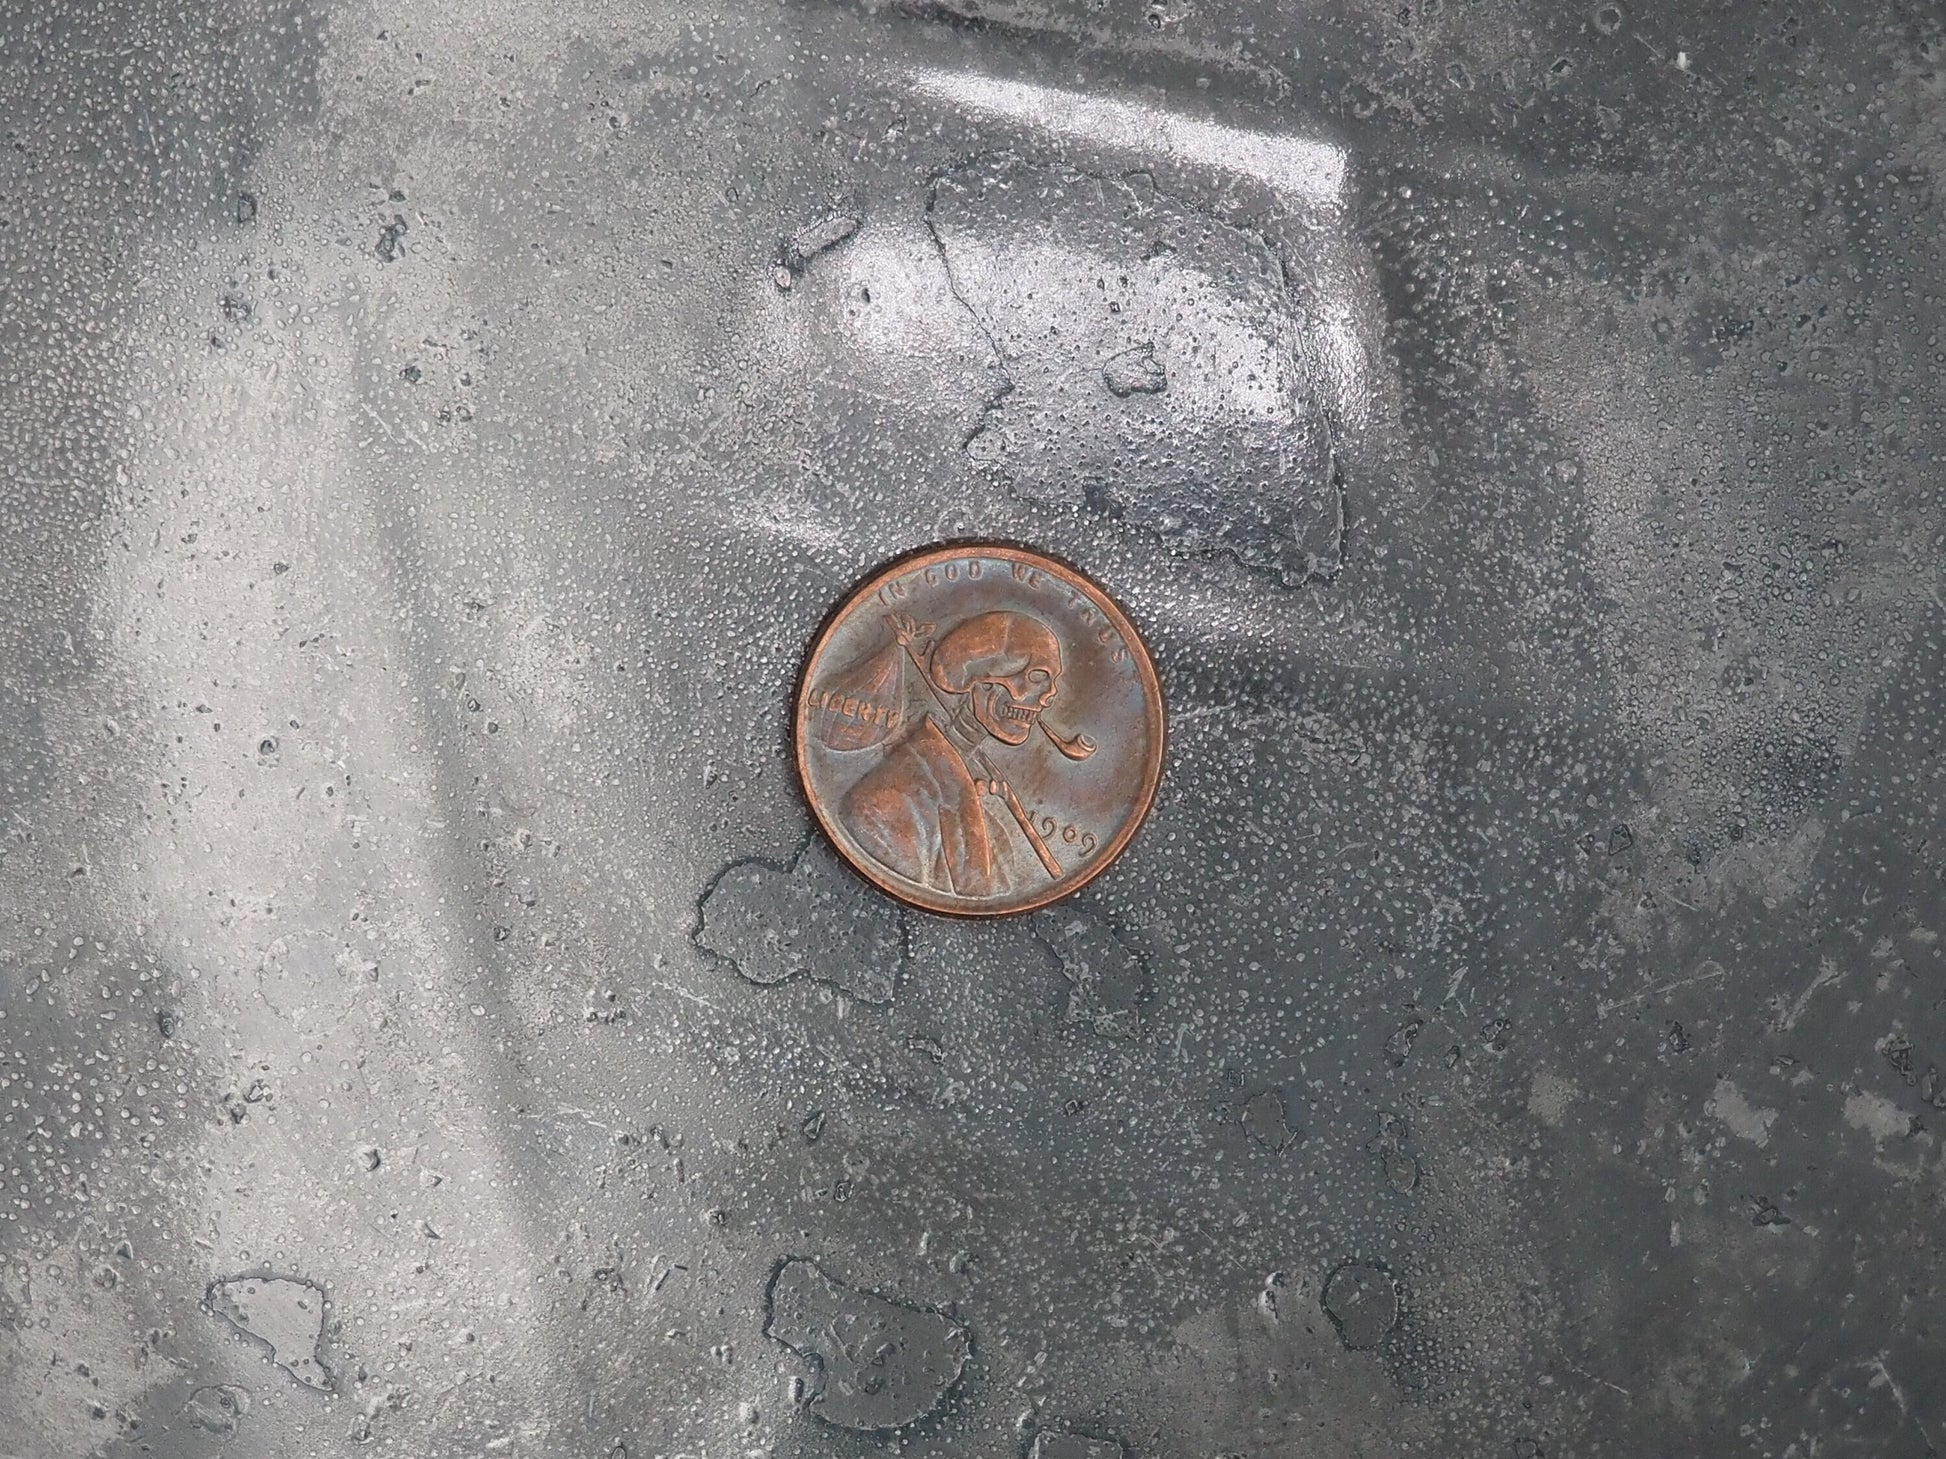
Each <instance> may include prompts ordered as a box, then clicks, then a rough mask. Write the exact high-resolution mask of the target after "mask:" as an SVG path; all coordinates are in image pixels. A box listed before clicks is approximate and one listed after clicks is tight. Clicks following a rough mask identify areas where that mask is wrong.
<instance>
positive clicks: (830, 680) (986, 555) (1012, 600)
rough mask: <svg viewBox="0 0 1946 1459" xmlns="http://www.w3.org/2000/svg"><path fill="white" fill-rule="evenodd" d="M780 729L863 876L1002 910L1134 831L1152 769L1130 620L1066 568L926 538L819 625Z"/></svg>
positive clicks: (1035, 897)
mask: <svg viewBox="0 0 1946 1459" xmlns="http://www.w3.org/2000/svg"><path fill="white" fill-rule="evenodd" d="M794 737H795V740H796V750H797V769H798V775H799V776H800V778H801V779H802V780H803V783H804V794H805V797H806V798H807V799H808V800H809V801H810V804H811V810H812V812H813V814H814V815H816V817H817V820H818V824H819V825H820V826H822V827H823V828H824V832H825V834H826V835H827V836H829V837H830V838H831V842H832V844H833V845H834V846H836V847H837V848H838V851H839V852H840V854H842V855H843V856H844V858H845V859H846V860H847V861H849V862H850V863H851V864H852V866H853V867H855V868H856V869H857V871H858V872H859V874H860V875H861V876H863V877H865V878H866V879H867V880H868V881H870V882H871V883H872V884H873V885H875V886H877V887H879V888H880V889H881V890H883V891H885V892H888V893H890V894H891V895H892V896H895V897H897V898H899V899H900V900H901V901H905V902H909V903H911V904H912V905H914V906H917V907H923V908H925V909H926V910H928V911H933V912H945V913H950V914H953V915H957V916H974V917H977V916H999V915H1003V914H1006V913H1009V912H1027V911H1032V910H1033V909H1034V908H1036V907H1044V906H1046V905H1047V904H1048V903H1049V902H1053V901H1058V900H1059V899H1060V898H1062V897H1065V896H1068V895H1069V894H1071V893H1073V892H1075V891H1078V890H1079V889H1080V888H1081V887H1083V886H1085V885H1086V884H1087V883H1088V882H1090V881H1092V880H1093V879H1094V878H1095V877H1096V876H1098V875H1100V873H1101V872H1102V871H1104V870H1105V869H1106V868H1107V866H1108V864H1109V863H1110V862H1111V861H1113V860H1114V859H1115V858H1116V857H1117V856H1118V855H1120V854H1121V851H1122V848H1123V847H1125V846H1127V845H1128V842H1129V839H1130V838H1131V837H1132V836H1133V835H1134V834H1135V832H1136V829H1137V827H1139V826H1140V825H1141V823H1142V817H1143V816H1144V815H1145V814H1146V813H1147V811H1148V808H1149V802H1150V801H1151V800H1152V799H1153V798H1154V796H1155V787H1156V781H1157V779H1158V778H1159V777H1160V775H1161V773H1162V743H1163V709H1162V691H1161V687H1160V686H1159V685H1158V683H1157V682H1156V675H1155V666H1154V664H1153V663H1151V662H1150V660H1149V654H1148V650H1147V649H1146V648H1145V647H1144V646H1143V644H1142V640H1141V638H1140V637H1139V636H1138V635H1137V634H1136V632H1135V627H1134V625H1133V624H1131V623H1130V622H1129V621H1128V618H1127V616H1126V615H1125V614H1124V613H1123V612H1122V610H1121V609H1120V608H1118V607H1116V606H1115V604H1114V602H1113V601H1112V600H1111V599H1110V598H1109V597H1108V595H1107V594H1106V593H1104V592H1102V590H1101V589H1100V588H1098V587H1096V586H1095V585H1094V584H1093V583H1091V582H1089V581H1088V579H1086V578H1085V577H1083V576H1082V575H1081V574H1080V573H1078V572H1076V571H1075V570H1074V569H1073V568H1071V567H1068V566H1066V565H1064V564H1062V563H1059V562H1055V561H1054V560H1052V559H1051V558H1047V557H1043V556H1041V555H1040V554H1039V553H1035V552H1029V551H1026V550H1024V549H1022V548H1017V547H998V546H983V545H959V546H951V547H939V548H934V549H932V550H930V551H927V552H922V553H919V554H916V555H914V556H911V557H905V558H901V559H899V560H898V561H896V562H894V563H892V564H890V565H888V566H886V567H884V568H882V569H880V570H879V571H878V572H876V573H874V574H873V575H872V576H871V577H869V578H867V579H866V580H865V581H864V582H863V583H862V584H860V585H859V586H858V588H857V589H855V590H854V591H853V593H852V594H851V596H850V597H849V598H847V599H846V600H845V603H844V605H843V606H842V607H841V608H840V609H839V610H838V611H837V613H835V614H834V615H833V616H832V618H831V620H830V622H829V623H827V624H826V625H825V628H824V631H823V632H822V633H821V634H820V635H819V636H818V639H817V642H816V643H814V644H813V645H812V646H811V652H810V655H809V656H808V658H807V659H806V660H805V664H804V672H803V676H802V678H801V680H800V682H799V684H798V691H797V716H796V723H795V727H794Z"/></svg>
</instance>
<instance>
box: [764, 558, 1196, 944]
mask: <svg viewBox="0 0 1946 1459" xmlns="http://www.w3.org/2000/svg"><path fill="white" fill-rule="evenodd" d="M974 556H977V557H989V558H998V559H1000V560H1001V561H1003V562H1024V563H1027V564H1028V565H1030V566H1032V567H1039V568H1043V569H1050V570H1052V571H1053V573H1054V574H1055V575H1057V576H1059V577H1063V578H1067V579H1070V580H1072V581H1073V582H1074V583H1076V584H1077V585H1078V586H1079V587H1080V588H1081V590H1082V591H1083V592H1085V593H1086V594H1087V595H1088V596H1089V598H1091V599H1092V600H1093V601H1094V604H1095V606H1096V607H1097V608H1099V609H1101V610H1102V612H1103V613H1105V614H1106V615H1107V616H1108V619H1109V621H1110V622H1111V623H1112V624H1113V625H1114V626H1115V628H1116V630H1117V631H1118V632H1120V634H1121V635H1122V640H1123V642H1125V643H1127V644H1129V645H1130V646H1131V648H1132V649H1133V650H1134V652H1133V653H1132V654H1131V657H1132V658H1133V660H1134V662H1135V669H1136V673H1137V674H1138V675H1139V676H1140V678H1141V681H1142V694H1143V699H1144V701H1145V702H1146V703H1149V704H1153V705H1154V707H1155V715H1154V718H1155V738H1154V742H1153V744H1151V746H1150V749H1149V757H1148V763H1147V764H1146V765H1144V766H1143V770H1142V784H1141V787H1140V789H1139V790H1138V792H1137V800H1136V804H1135V808H1134V810H1133V811H1132V812H1131V813H1130V815H1129V818H1128V820H1127V821H1126V822H1125V823H1124V824H1123V826H1122V829H1121V830H1120V831H1119V832H1117V833H1116V835H1115V838H1114V839H1113V840H1112V841H1110V842H1109V843H1108V845H1107V847H1106V848H1105V849H1104V850H1103V852H1102V854H1101V855H1100V856H1098V857H1096V858H1095V861H1094V864H1093V865H1092V866H1090V867H1087V868H1085V869H1084V870H1083V871H1081V872H1079V873H1077V874H1076V875H1074V876H1073V877H1071V878H1069V879H1067V880H1066V881H1063V882H1058V883H1056V884H1055V885H1054V886H1052V887H1050V888H1049V889H1048V890H1047V892H1046V893H1044V894H1043V895H1041V896H1038V897H1036V898H1034V899H1033V900H1031V901H1026V902H1018V903H1009V904H1008V905H1006V906H1004V907H965V906H955V907H948V906H941V905H939V904H938V903H936V902H932V901H929V900H927V899H926V895H925V894H924V893H923V892H918V893H914V892H908V891H906V890H905V889H903V888H902V887H899V886H894V885H891V884H889V883H888V882H887V881H886V880H885V879H884V877H883V876H882V875H881V874H880V873H879V872H878V871H876V870H874V869H873V868H872V867H870V866H867V865H866V864H864V861H863V859H862V858H861V857H860V856H859V855H855V854H854V853H853V851H852V849H851V848H850V847H849V846H847V845H846V844H845V841H844V840H843V839H841V838H840V837H839V836H838V834H837V833H836V831H835V830H834V829H833V827H834V824H835V822H834V820H833V818H832V817H830V816H827V815H826V814H825V811H824V807H823V806H822V805H820V804H819V801H818V797H817V796H816V795H814V794H813V793H812V791H811V776H810V772H809V767H808V766H807V765H806V763H805V710H806V708H807V705H806V700H807V698H808V696H809V694H810V692H811V671H812V670H813V669H814V668H815V667H816V666H817V662H818V659H819V656H820V655H822V654H823V653H824V650H825V646H826V645H827V644H828V643H830V641H831V636H832V634H834V633H835V632H836V631H837V629H838V626H839V625H840V624H841V623H843V622H844V621H845V619H846V617H847V616H848V614H849V613H850V611H851V609H852V607H853V605H855V604H856V603H857V602H858V601H859V599H861V598H865V597H869V596H870V595H871V593H872V592H874V591H875V590H876V589H877V588H878V587H879V586H880V585H881V584H882V583H884V582H885V581H886V580H888V579H890V578H895V577H903V576H904V575H905V574H907V573H909V572H912V571H914V570H915V569H918V568H924V567H926V566H928V565H929V564H931V563H934V562H939V561H943V560H945V559H947V558H959V557H974ZM793 704H794V706H795V708H794V710H793V712H792V715H791V752H792V757H793V759H794V760H795V761H796V764H797V788H798V792H799V793H800V794H801V795H802V796H803V797H804V803H805V805H806V806H807V807H808V808H809V810H810V812H811V816H812V819H814V820H815V821H816V822H817V825H818V829H819V830H820V831H821V832H823V834H824V839H825V840H826V841H828V842H829V843H830V844H831V847H832V849H833V850H835V851H836V852H837V853H838V854H839V855H840V856H841V857H843V858H844V861H845V864H846V865H847V866H849V867H850V868H851V869H852V870H853V871H855V872H856V873H858V875H859V876H861V877H863V878H864V879H865V880H866V881H868V882H870V883H871V884H872V885H873V886H875V887H877V888H878V889H879V890H880V891H881V892H883V893H885V895H886V896H888V897H891V898H892V899H893V900H894V901H897V902H902V903H904V904H905V905H906V906H908V907H916V908H917V909H918V910H920V911H921V912H931V913H933V914H934V915H936V916H940V917H967V918H980V917H1016V916H1019V915H1021V914H1023V913H1026V912H1038V911H1039V910H1040V909H1041V908H1043V907H1047V906H1051V905H1053V904H1054V903H1055V902H1061V901H1066V900H1067V899H1068V898H1069V897H1071V896H1073V895H1074V894H1075V893H1076V892H1078V891H1080V890H1081V889H1082V888H1083V887H1085V886H1087V885H1088V883H1090V882H1091V881H1093V880H1094V879H1095V878H1096V877H1098V876H1100V875H1101V874H1102V873H1103V872H1104V871H1106V870H1108V868H1109V867H1110V866H1112V865H1113V864H1114V863H1115V861H1116V860H1117V859H1118V858H1119V857H1120V856H1121V854H1122V852H1123V851H1125V850H1126V849H1127V848H1128V843H1129V842H1130V841H1132V840H1134V839H1135V833H1136V832H1137V831H1139V830H1141V829H1142V825H1143V823H1144V822H1145V821H1147V820H1148V818H1149V811H1150V810H1151V809H1152V808H1153V807H1154V805H1155V792H1156V788H1157V786H1158V785H1160V784H1161V781H1162V762H1163V754H1164V751H1165V749H1166V747H1167V742H1168V737H1169V709H1168V704H1167V702H1166V701H1165V700H1164V699H1163V697H1162V681H1161V680H1160V679H1159V678H1158V677H1157V676H1156V672H1155V660H1154V658H1153V657H1152V656H1151V654H1150V653H1149V646H1148V644H1147V643H1146V642H1145V641H1144V640H1143V638H1142V635H1141V634H1140V632H1138V631H1137V629H1136V627H1135V623H1134V620H1132V619H1131V618H1130V617H1129V616H1128V614H1127V613H1126V612H1124V611H1123V610H1122V606H1121V604H1119V603H1117V602H1116V601H1115V600H1114V599H1113V598H1111V597H1110V596H1109V595H1108V593H1107V591H1106V590H1105V589H1103V588H1102V587H1101V585H1100V584H1098V583H1096V582H1095V580H1094V579H1093V578H1091V577H1089V576H1088V575H1087V574H1086V573H1084V572H1082V571H1081V569H1080V568H1078V567H1075V566H1074V565H1073V564H1071V563H1067V562H1063V561H1061V559H1060V558H1058V557H1053V556H1050V555H1049V554H1047V553H1045V552H1041V551H1039V550H1037V549H1034V548H1028V547H1016V546H1013V545H1010V544H1007V543H999V542H986V541H968V542H954V543H948V544H944V545H941V546H937V547H922V548H919V549H917V550H916V551H913V552H908V553H904V554H902V555H900V556H898V557H895V558H893V559H891V560H890V561H889V562H885V563H882V564H880V565H879V566H878V567H875V568H873V569H872V570H871V571H870V572H869V573H867V574H866V575H865V576H864V577H862V578H860V579H858V581H857V582H856V583H854V584H853V585H852V587H851V588H850V589H849V590H848V591H847V592H846V593H845V594H844V595H843V596H842V597H841V598H839V600H838V604H837V606H836V607H835V608H833V609H832V610H831V613H830V616H829V617H827V618H826V619H825V622H824V626H823V627H821V628H820V629H819V630H818V633H817V636H816V637H815V638H813V639H812V640H811V646H810V648H809V649H808V650H807V651H806V652H805V655H804V659H803V662H802V663H801V664H800V665H799V666H798V671H797V692H796V694H795V695H794V696H793Z"/></svg>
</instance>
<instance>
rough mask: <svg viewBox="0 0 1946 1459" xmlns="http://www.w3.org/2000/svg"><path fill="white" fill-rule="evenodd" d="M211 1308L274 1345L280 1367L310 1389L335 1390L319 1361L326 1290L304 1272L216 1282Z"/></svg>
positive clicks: (274, 1358)
mask: <svg viewBox="0 0 1946 1459" xmlns="http://www.w3.org/2000/svg"><path fill="white" fill-rule="evenodd" d="M206 1301H207V1302H208V1304H209V1307H210V1310H211V1311H213V1312H215V1313H216V1314H217V1315H218V1316H220V1317H222V1318H224V1319H225V1320H227V1321H228V1322H229V1323H230V1324H231V1326H233V1327H235V1328H237V1329H238V1330H239V1331H241V1332H243V1333H246V1334H248V1335H249V1336H250V1337H254V1338H256V1339H257V1340H258V1341H259V1342H263V1343H266V1344H268V1345H269V1347H270V1356H271V1359H272V1361H274V1362H275V1363H276V1364H277V1366H278V1367H280V1368H282V1369H283V1370H284V1371H285V1372H287V1373H289V1374H290V1375H291V1376H292V1377H293V1378H295V1379H297V1381H298V1382H300V1383H302V1384H304V1385H305V1386H306V1387H308V1388H320V1389H324V1390H326V1391H329V1390H330V1388H331V1375H330V1373H329V1372H328V1371H326V1369H325V1367H324V1365H323V1364H322V1363H321V1362H319V1361H318V1354H317V1349H318V1339H319V1338H320V1337H322V1336H323V1334H324V1289H323V1288H322V1287H319V1286H318V1285H317V1284H316V1283H314V1282H307V1281H305V1280H304V1279H303V1278H302V1277H233V1278H231V1279H229V1280H228V1281H220V1282H214V1283H212V1284H211V1285H210V1288H209V1292H208V1294H207V1297H206Z"/></svg>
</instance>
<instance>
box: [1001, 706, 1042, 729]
mask: <svg viewBox="0 0 1946 1459" xmlns="http://www.w3.org/2000/svg"><path fill="white" fill-rule="evenodd" d="M1039 715H1040V711H1039V710H1038V709H1035V708H1033V707H1032V706H1031V705H1026V704H1002V705H1001V706H1000V717H1001V718H1002V719H1017V720H1019V721H1020V722H1021V723H1023V724H1032V723H1033V722H1034V720H1035V719H1036V718H1037V717H1039Z"/></svg>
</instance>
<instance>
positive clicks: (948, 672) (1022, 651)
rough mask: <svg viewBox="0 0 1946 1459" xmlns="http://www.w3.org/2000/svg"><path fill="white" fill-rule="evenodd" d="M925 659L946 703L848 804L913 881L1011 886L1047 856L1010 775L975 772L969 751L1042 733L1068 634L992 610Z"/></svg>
mask: <svg viewBox="0 0 1946 1459" xmlns="http://www.w3.org/2000/svg"><path fill="white" fill-rule="evenodd" d="M921 669H922V671H923V672H924V673H925V674H926V676H927V678H928V679H929V680H930V681H931V683H932V687H933V688H934V689H936V690H937V691H938V692H939V694H940V696H941V698H942V700H943V701H944V708H945V713H944V714H943V715H935V714H925V715H922V716H921V717H920V718H919V721H918V723H917V725H916V726H915V727H914V728H913V729H912V730H910V731H909V732H908V733H907V734H906V735H905V736H904V737H903V738H902V739H900V740H899V741H898V742H897V743H896V744H894V745H893V746H892V747H891V748H890V749H889V750H888V751H887V752H886V755H885V758H884V759H883V760H881V761H880V762H879V763H878V764H877V765H876V766H875V767H874V768H873V769H871V770H869V771H867V772H866V774H865V775H864V777H863V778H862V779H860V780H859V781H858V783H857V784H856V785H854V786H852V788H851V789H850V791H848V792H847V793H846V795H845V798H844V800H843V802H842V804H841V810H840V814H841V815H842V816H843V817H844V819H845V823H846V824H847V825H848V826H849V827H850V829H851V833H852V835H854V836H855V837H857V839H858V844H859V845H860V846H862V847H863V848H864V849H865V850H866V851H867V852H869V853H870V854H871V855H873V856H874V857H876V858H877V859H878V860H879V861H881V862H883V863H884V864H885V865H886V866H888V867H890V868H891V869H892V870H893V871H896V872H897V873H898V874H899V875H900V876H902V877H905V878H906V879H907V880H908V881H914V882H918V883H919V884H921V885H922V886H927V887H932V888H934V889H936V890H938V891H943V892H948V893H954V894H957V895H959V896H965V897H993V896H1000V895H1003V894H1004V893H1006V892H1007V891H1008V890H1010V889H1012V888H1015V887H1018V886H1021V885H1023V884H1025V883H1026V881H1027V879H1028V875H1029V872H1030V869H1031V872H1032V873H1033V874H1036V875H1038V874H1039V873H1040V871H1041V868H1040V866H1039V865H1038V864H1037V863H1036V861H1035V858H1034V854H1033V852H1032V851H1031V850H1030V849H1029V848H1028V846H1027V844H1026V841H1025V838H1024V837H1023V836H1022V834H1021V831H1020V828H1019V827H1018V826H1017V825H1016V824H1015V823H1014V821H1013V819H1012V817H1011V816H1009V815H1008V813H1007V810H1006V806H1005V804H1004V802H1003V800H1002V792H1001V789H1000V786H999V783H998V782H997V781H995V780H992V779H989V778H986V777H984V776H975V775H974V773H973V771H972V769H970V768H969V766H968V763H967V758H968V756H969V755H970V754H974V753H979V752H984V751H986V750H987V749H989V748H997V747H999V746H1013V747H1017V746H1020V745H1022V744H1024V743H1025V742H1026V740H1027V738H1028V736H1030V735H1032V734H1033V732H1034V726H1035V724H1036V722H1037V721H1038V720H1039V718H1040V713H1041V711H1042V710H1043V709H1045V708H1046V707H1047V704H1048V701H1049V700H1051V699H1053V697H1054V696H1055V694H1056V692H1057V691H1058V690H1059V687H1060V680H1061V645H1060V641H1059V640H1058V639H1056V638H1055V636H1054V632H1053V630H1052V629H1050V628H1049V627H1048V626H1047V625H1046V624H1045V623H1042V622H1041V621H1040V620H1039V619H1038V618H1031V617H1029V616H1027V615H1026V614H1024V613H1007V612H993V613H982V614H979V615H977V616H975V617H972V618H969V619H967V620H966V621H965V622H963V623H961V624H959V625H958V626H957V627H955V628H953V629H951V630H950V631H949V632H947V633H946V635H945V636H944V637H942V638H941V639H940V640H939V641H938V642H937V643H936V644H935V645H934V646H933V650H932V655H931V658H930V661H929V662H926V663H924V664H922V665H921ZM1023 858H1024V861H1023Z"/></svg>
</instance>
